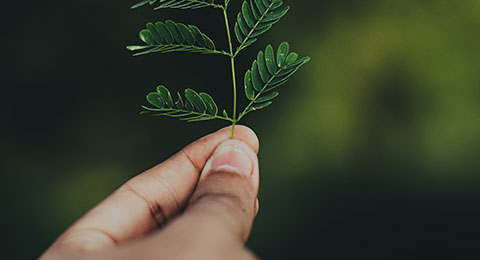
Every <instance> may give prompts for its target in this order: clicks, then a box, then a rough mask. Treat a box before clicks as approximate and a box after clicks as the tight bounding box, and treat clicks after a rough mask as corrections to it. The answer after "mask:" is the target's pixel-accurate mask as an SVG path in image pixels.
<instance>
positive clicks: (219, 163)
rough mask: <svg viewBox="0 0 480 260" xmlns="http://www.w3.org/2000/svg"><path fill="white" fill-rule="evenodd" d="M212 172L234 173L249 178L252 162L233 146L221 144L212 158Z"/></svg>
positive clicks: (241, 150)
mask: <svg viewBox="0 0 480 260" xmlns="http://www.w3.org/2000/svg"><path fill="white" fill-rule="evenodd" d="M211 167H212V171H216V172H218V171H235V172H237V173H240V174H244V175H247V176H250V175H251V173H252V168H253V165H252V160H251V159H250V157H249V156H248V155H247V153H246V152H245V151H244V150H243V149H241V148H239V147H235V145H233V144H228V143H225V144H221V145H220V146H219V147H218V148H217V150H216V151H215V153H214V154H213V156H212V166H211Z"/></svg>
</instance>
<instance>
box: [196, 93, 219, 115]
mask: <svg viewBox="0 0 480 260" xmlns="http://www.w3.org/2000/svg"><path fill="white" fill-rule="evenodd" d="M200 97H201V98H202V100H203V102H204V103H205V105H206V107H207V112H208V114H210V115H214V116H215V115H217V113H218V106H217V104H215V101H214V100H213V98H212V96H210V95H209V94H207V93H200Z"/></svg>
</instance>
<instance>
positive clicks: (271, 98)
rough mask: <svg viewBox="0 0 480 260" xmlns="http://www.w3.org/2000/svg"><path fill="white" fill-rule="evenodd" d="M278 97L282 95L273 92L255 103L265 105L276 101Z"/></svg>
mask: <svg viewBox="0 0 480 260" xmlns="http://www.w3.org/2000/svg"><path fill="white" fill-rule="evenodd" d="M278 95H280V93H278V92H271V93H269V94H267V95H265V96H263V97H260V98H257V100H255V103H264V102H267V101H271V100H273V99H275V98H276V97H278Z"/></svg>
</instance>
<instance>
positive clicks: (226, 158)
mask: <svg viewBox="0 0 480 260" xmlns="http://www.w3.org/2000/svg"><path fill="white" fill-rule="evenodd" d="M258 188H259V170H258V159H257V155H256V153H255V152H254V151H253V150H252V149H251V148H250V147H249V146H248V145H247V144H245V143H243V142H241V141H239V140H228V141H225V142H223V143H221V144H220V145H219V146H218V147H217V149H216V150H215V152H214V153H213V155H212V156H211V157H210V159H209V160H208V161H207V163H206V165H205V168H204V169H203V171H202V174H201V176H200V180H199V182H198V185H197V188H196V190H195V192H194V194H193V196H192V199H191V200H190V204H189V207H188V208H187V211H186V212H185V214H189V213H190V214H195V215H197V216H198V219H199V220H200V221H201V220H202V219H205V218H208V219H209V221H208V222H210V221H212V222H213V223H217V224H216V227H215V229H216V230H217V231H218V232H231V233H232V234H233V235H235V236H238V237H239V238H240V239H242V240H244V241H245V240H246V239H247V237H248V234H249V233H250V230H251V227H252V222H253V219H254V217H255V215H256V205H255V204H256V198H257V194H258ZM222 229H223V230H222Z"/></svg>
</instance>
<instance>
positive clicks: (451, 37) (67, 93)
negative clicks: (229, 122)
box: [0, 0, 480, 259]
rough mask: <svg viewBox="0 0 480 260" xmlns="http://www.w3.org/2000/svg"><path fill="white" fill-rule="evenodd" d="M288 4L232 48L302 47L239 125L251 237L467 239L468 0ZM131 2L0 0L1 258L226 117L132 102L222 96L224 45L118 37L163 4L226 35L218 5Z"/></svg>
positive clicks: (399, 249) (246, 60)
mask: <svg viewBox="0 0 480 260" xmlns="http://www.w3.org/2000/svg"><path fill="white" fill-rule="evenodd" d="M285 2H287V3H288V4H291V5H292V9H291V11H290V12H289V14H288V15H287V16H286V17H285V18H284V19H283V20H282V21H281V22H280V23H278V24H277V25H276V26H275V27H274V29H272V30H271V31H270V32H269V33H267V34H266V35H265V37H263V38H262V39H261V40H260V41H259V42H258V43H257V44H255V45H254V46H253V47H251V48H250V49H249V50H248V51H246V52H245V53H244V54H242V55H241V56H240V58H239V72H240V75H243V73H244V71H245V70H246V69H247V68H248V66H249V65H250V64H251V62H252V57H253V56H254V55H255V54H256V52H257V51H258V50H260V49H263V48H264V47H265V46H266V44H268V43H272V44H274V45H278V44H279V43H280V42H281V41H284V40H287V41H289V42H290V44H291V46H292V49H293V50H295V51H297V52H299V53H300V54H301V55H309V56H311V58H312V61H311V62H310V63H309V64H308V65H307V66H305V67H304V69H302V70H301V71H300V72H299V73H297V75H296V76H295V77H294V78H293V79H292V80H291V81H290V82H289V83H288V85H285V86H284V87H282V89H281V97H279V98H278V99H277V101H276V102H275V103H274V105H273V106H271V107H269V108H268V109H266V110H265V111H262V112H258V113H253V114H251V115H250V116H248V118H247V119H246V120H245V121H244V124H246V125H248V126H250V127H252V128H253V129H254V130H255V131H256V132H257V134H258V136H259V138H260V140H261V152H260V155H259V156H260V160H261V174H262V184H261V192H260V202H261V210H260V214H259V216H258V219H257V221H256V223H255V226H254V229H253V233H252V236H251V239H250V241H249V242H248V245H249V246H250V247H251V248H252V249H253V250H254V251H255V252H256V253H257V254H258V255H259V256H260V257H261V258H263V259H322V258H327V259H347V258H351V257H356V258H361V259H363V258H366V257H368V258H379V259H405V257H408V258H410V259H411V258H419V259H429V258H428V257H432V256H448V255H450V254H452V255H454V254H458V253H465V252H468V251H470V250H472V249H475V248H477V247H478V242H480V240H479V239H478V238H479V234H480V222H479V219H480V210H479V199H480V191H479V183H480V182H479V180H480V178H479V177H478V176H479V170H478V168H479V166H480V158H479V157H480V73H479V72H480V55H479V53H480V34H479V32H480V31H479V28H480V16H479V15H480V1H477V0H457V1H449V0H392V1H379V0H364V1H356V0H316V1H311V0H296V1H285ZM133 3H134V1H120V2H119V1H111V0H103V1H92V0H84V1H74V2H65V1H59V0H52V1H29V0H27V1H8V2H6V3H2V11H3V12H2V16H0V21H1V22H2V25H3V26H2V28H3V29H2V33H1V36H0V37H1V38H0V39H1V41H0V65H1V70H0V75H1V83H0V84H1V89H2V91H1V93H2V94H1V97H2V98H1V100H2V102H1V107H2V109H1V110H0V113H1V130H0V131H1V148H2V149H1V152H2V154H1V160H2V162H1V166H0V167H1V172H2V176H1V177H2V182H1V183H2V188H1V189H0V194H1V195H2V206H1V209H2V213H1V218H2V219H1V224H2V228H1V237H2V240H4V242H2V243H1V244H2V248H3V249H2V255H3V256H5V255H6V256H7V258H5V259H33V258H36V257H38V256H39V255H40V254H41V252H42V251H43V250H45V249H46V248H47V247H48V246H49V244H51V243H52V242H53V240H54V239H55V238H56V237H57V236H58V235H59V234H60V233H61V232H62V231H63V230H65V229H66V228H67V227H68V226H69V225H70V224H71V223H72V222H73V221H74V220H76V219H77V218H79V217H80V216H81V215H82V214H83V213H84V212H85V211H87V210H88V209H89V208H91V207H92V206H94V205H95V204H96V203H98V202H99V201H101V200H102V199H103V198H104V197H105V196H107V195H108V194H109V193H111V192H112V191H113V190H114V189H115V188H116V187H118V186H119V185H121V184H122V183H123V182H125V181H126V180H128V179H129V178H131V177H132V176H135V175H136V174H138V173H140V172H142V171H143V170H145V169H147V168H149V167H151V166H153V165H155V164H156V163H158V162H161V161H162V160H164V159H166V158H168V157H169V156H170V155H172V154H173V153H175V152H176V151H178V150H179V149H181V148H182V147H183V146H184V145H186V144H188V143H190V142H191V141H193V140H195V139H197V138H199V137H201V136H203V135H205V134H207V133H210V132H212V131H215V130H216V129H218V128H220V127H223V126H225V125H224V124H223V123H222V122H205V123H197V124H191V125H188V124H187V123H184V122H178V121H176V120H174V119H167V118H161V119H159V118H150V117H148V116H140V115H139V111H140V107H139V106H140V105H141V104H144V103H145V101H144V95H145V94H146V93H147V92H149V91H151V90H152V89H154V87H155V86H156V85H157V84H159V83H162V84H165V85H167V86H169V88H171V89H174V90H181V89H184V88H188V87H190V88H194V89H197V90H202V91H206V92H209V93H213V96H214V98H215V99H216V100H217V101H218V103H219V105H220V106H222V107H227V108H229V107H230V103H231V83H230V82H231V81H230V80H231V79H230V74H229V66H228V65H229V64H228V60H226V59H225V57H216V56H214V57H212V56H200V55H194V54H170V55H150V56H143V57H139V58H134V57H132V56H131V53H129V52H128V51H127V50H126V49H125V46H126V45H128V44H135V43H138V42H139V40H138V38H137V33H138V31H139V30H140V29H142V28H144V24H145V23H146V22H147V21H157V20H166V19H170V18H173V19H174V20H177V21H183V22H187V23H194V24H197V25H198V26H199V28H201V29H202V30H203V31H204V32H206V33H207V34H208V35H211V37H212V38H213V39H214V41H215V42H216V43H217V46H220V47H226V45H225V44H226V43H225V32H224V26H223V21H222V16H221V14H219V13H218V12H217V11H215V10H198V11H184V12H182V11H175V10H164V11H157V12H153V11H152V10H151V9H150V8H143V9H139V10H137V11H130V10H129V6H130V5H131V4H133ZM239 5H240V1H237V0H235V1H232V6H233V7H235V8H232V10H231V17H234V15H236V13H237V9H236V6H239ZM241 78H242V76H239V80H241ZM244 103H245V102H244V100H243V101H242V102H241V104H244ZM2 258H3V257H2ZM464 259H466V258H464Z"/></svg>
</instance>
